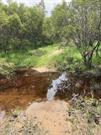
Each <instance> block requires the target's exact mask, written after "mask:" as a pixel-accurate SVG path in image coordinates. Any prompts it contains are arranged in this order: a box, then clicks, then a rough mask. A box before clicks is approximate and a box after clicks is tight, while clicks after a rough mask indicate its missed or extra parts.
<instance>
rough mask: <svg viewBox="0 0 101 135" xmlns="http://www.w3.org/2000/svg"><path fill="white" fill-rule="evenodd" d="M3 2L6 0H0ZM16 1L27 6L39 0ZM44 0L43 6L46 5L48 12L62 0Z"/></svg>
mask: <svg viewBox="0 0 101 135" xmlns="http://www.w3.org/2000/svg"><path fill="white" fill-rule="evenodd" d="M2 1H3V2H5V3H6V1H7V0H2ZM14 1H16V2H18V3H24V4H25V5H27V6H32V5H35V4H38V3H39V2H40V0H14ZM44 1H45V6H46V11H47V13H48V14H50V13H51V11H52V10H53V9H54V7H55V6H56V5H57V4H59V3H61V2H62V0H44ZM66 1H67V2H70V1H71V0H66Z"/></svg>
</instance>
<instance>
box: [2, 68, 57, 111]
mask: <svg viewBox="0 0 101 135" xmlns="http://www.w3.org/2000/svg"><path fill="white" fill-rule="evenodd" d="M57 76H58V75H57V73H56V72H43V73H42V72H41V73H40V72H36V71H34V70H31V71H27V70H25V71H22V70H21V71H17V72H16V77H15V78H13V79H11V80H7V79H0V110H5V111H11V110H12V109H15V108H26V107H27V106H28V105H30V104H31V103H32V102H33V101H37V102H40V101H43V100H46V93H47V89H48V87H49V85H50V84H51V81H52V79H54V78H56V77H57Z"/></svg>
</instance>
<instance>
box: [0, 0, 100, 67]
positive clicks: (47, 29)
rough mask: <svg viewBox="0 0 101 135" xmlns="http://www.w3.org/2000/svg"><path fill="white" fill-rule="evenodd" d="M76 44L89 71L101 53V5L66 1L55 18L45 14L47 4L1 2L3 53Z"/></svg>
mask: <svg viewBox="0 0 101 135" xmlns="http://www.w3.org/2000/svg"><path fill="white" fill-rule="evenodd" d="M57 42H59V43H61V45H70V43H72V44H74V45H75V46H76V47H77V49H78V51H79V53H80V54H81V56H82V60H83V63H84V64H85V65H86V66H87V67H91V66H92V59H93V56H94V55H96V57H100V53H99V52H100V51H101V47H100V45H101V1H100V0H72V1H71V2H70V3H69V4H67V3H66V2H65V0H63V2H62V4H59V5H57V6H56V7H55V9H54V11H53V12H52V14H51V16H47V14H46V12H45V5H44V0H41V2H40V3H39V4H38V5H36V6H32V7H27V6H25V5H24V4H17V3H16V2H13V1H12V0H9V1H8V4H4V3H2V2H0V51H3V52H5V53H6V54H9V53H12V52H14V51H25V50H27V49H28V48H38V47H40V46H41V47H42V46H45V45H47V44H53V43H57Z"/></svg>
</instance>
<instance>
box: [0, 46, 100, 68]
mask: <svg viewBox="0 0 101 135" xmlns="http://www.w3.org/2000/svg"><path fill="white" fill-rule="evenodd" d="M2 59H3V60H4V61H5V62H7V63H12V64H13V65H15V66H16V67H35V68H37V67H47V68H48V67H50V68H54V67H56V66H57V65H58V66H59V68H66V67H67V68H73V67H76V66H82V64H81V63H82V57H81V55H80V53H79V52H78V50H77V48H76V47H74V46H72V45H71V46H67V47H65V48H63V47H61V46H60V45H59V44H54V45H49V46H46V47H42V48H39V49H34V50H28V51H27V52H11V53H9V54H8V55H5V54H4V53H0V61H1V60H2ZM94 62H95V63H97V64H101V61H100V58H94Z"/></svg>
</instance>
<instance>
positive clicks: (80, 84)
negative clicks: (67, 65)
mask: <svg viewBox="0 0 101 135" xmlns="http://www.w3.org/2000/svg"><path fill="white" fill-rule="evenodd" d="M67 78H68V81H67V82H65V83H64V85H65V86H66V88H65V87H64V89H63V91H61V90H60V91H58V93H57V96H60V97H61V98H62V99H63V98H65V97H66V98H68V99H71V97H72V95H73V94H74V93H75V94H76V95H82V96H87V97H94V98H98V99H100V98H101V72H98V71H97V72H91V71H85V72H84V71H83V72H82V71H76V72H72V73H67ZM67 86H68V88H67Z"/></svg>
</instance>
